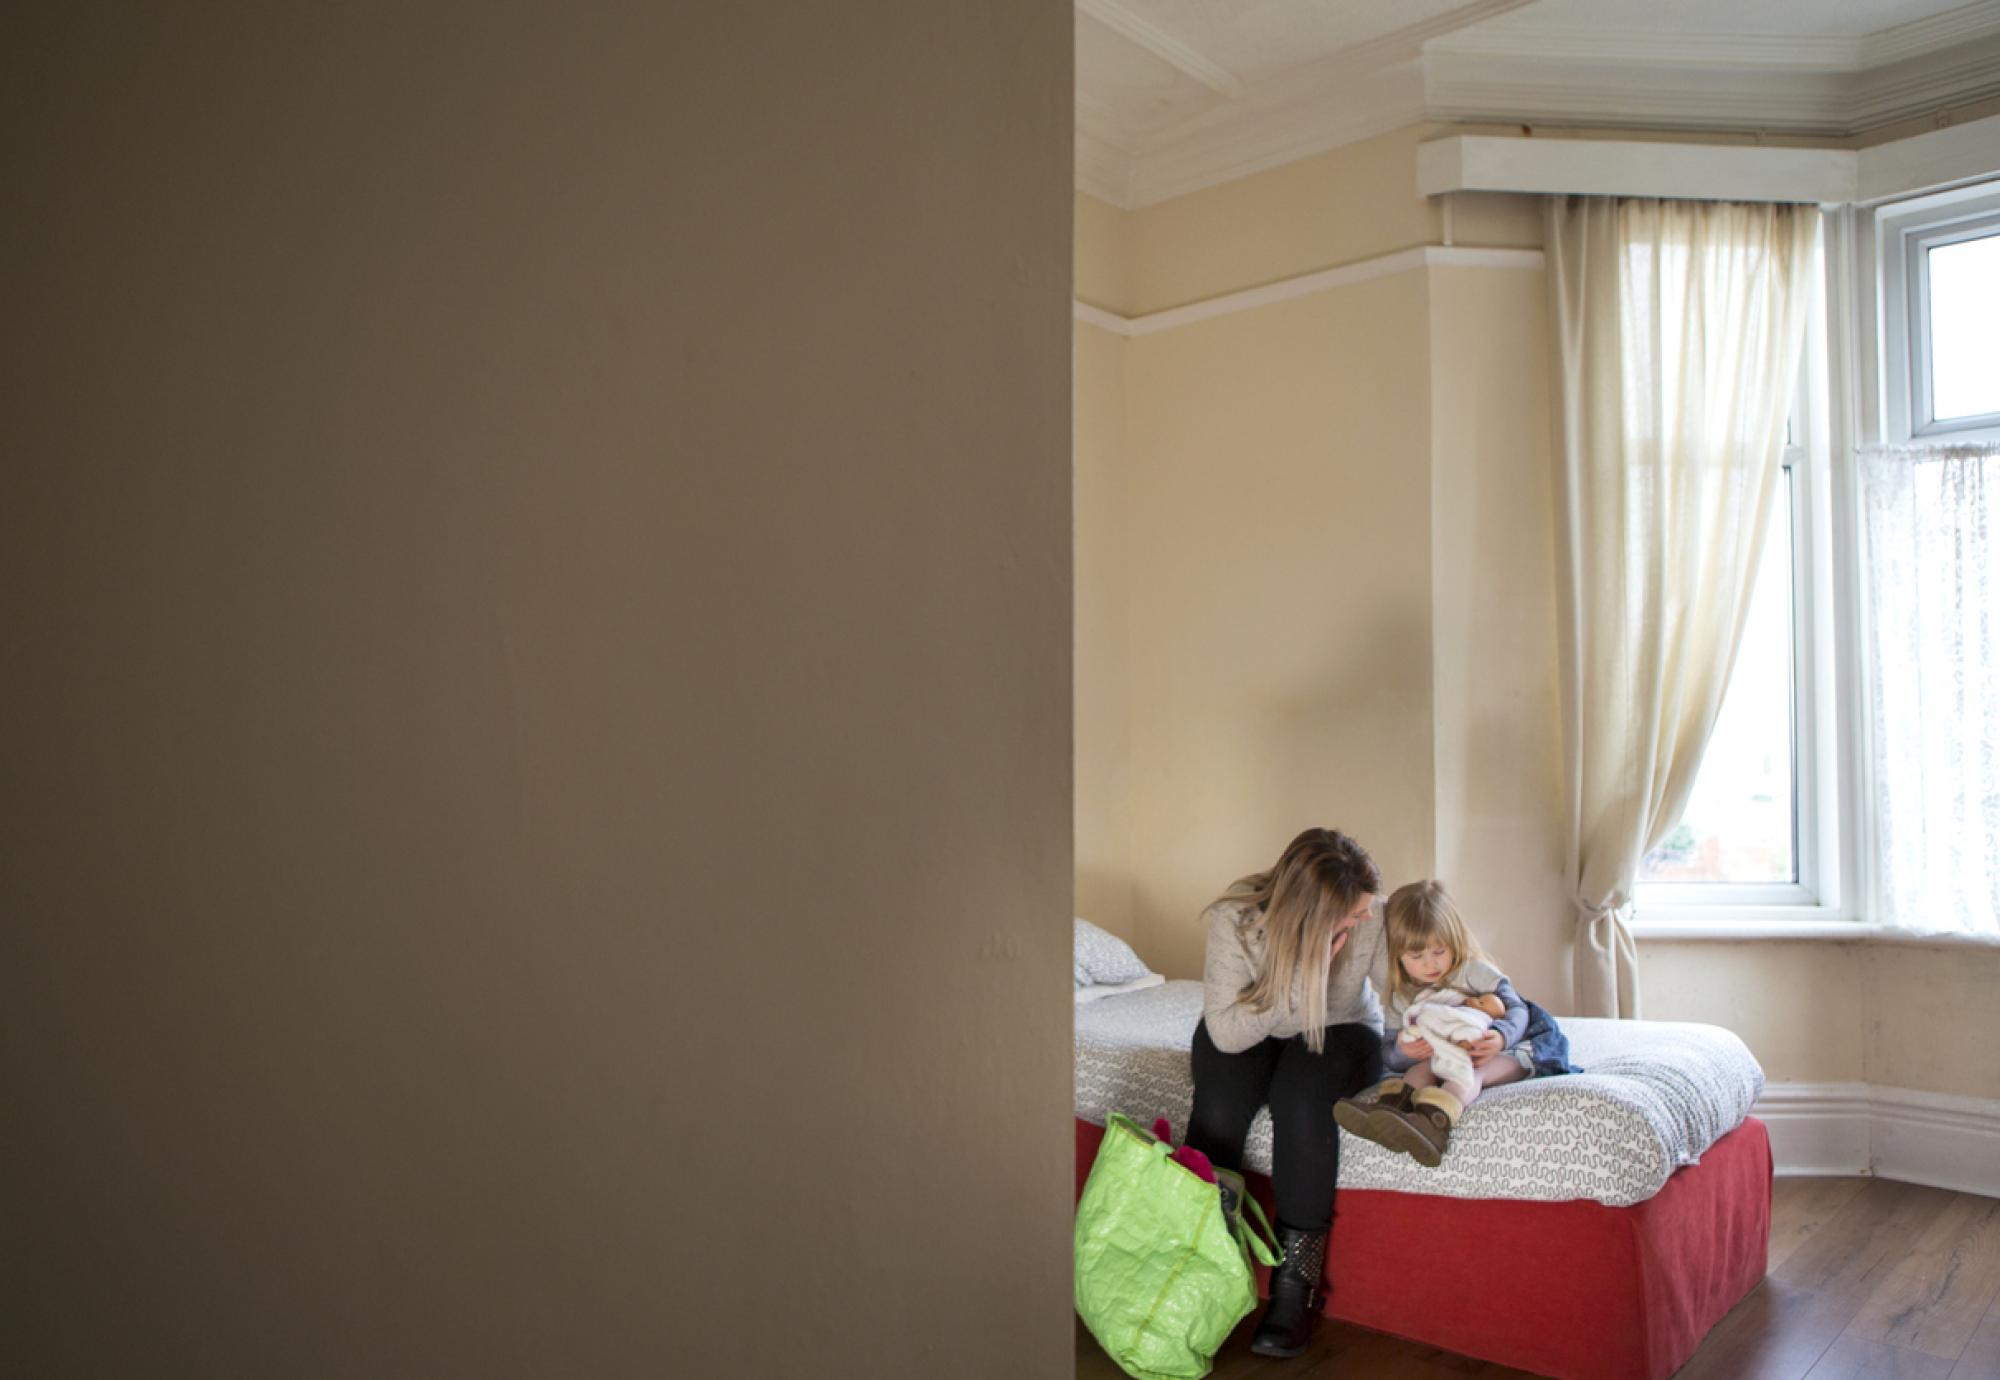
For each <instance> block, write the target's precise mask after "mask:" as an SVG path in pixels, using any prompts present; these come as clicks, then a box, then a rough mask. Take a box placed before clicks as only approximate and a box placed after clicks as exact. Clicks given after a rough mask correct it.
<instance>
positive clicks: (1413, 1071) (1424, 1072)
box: [1403, 1059, 1438, 1088]
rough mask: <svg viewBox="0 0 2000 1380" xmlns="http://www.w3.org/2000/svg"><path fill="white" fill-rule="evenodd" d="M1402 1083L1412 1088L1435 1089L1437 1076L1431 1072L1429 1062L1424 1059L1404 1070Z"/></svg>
mask: <svg viewBox="0 0 2000 1380" xmlns="http://www.w3.org/2000/svg"><path fill="white" fill-rule="evenodd" d="M1403 1081H1404V1082H1405V1083H1408V1084H1409V1085H1410V1086H1411V1087H1413V1088H1435V1087H1436V1086H1437V1081H1438V1076H1437V1074H1436V1073H1434V1072H1432V1070H1431V1061H1430V1060H1428V1059H1425V1060H1422V1061H1421V1062H1419V1063H1415V1064H1412V1065H1410V1067H1408V1068H1406V1069H1404V1070H1403Z"/></svg>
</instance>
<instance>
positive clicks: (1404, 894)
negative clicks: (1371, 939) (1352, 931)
mask: <svg viewBox="0 0 2000 1380" xmlns="http://www.w3.org/2000/svg"><path fill="white" fill-rule="evenodd" d="M1383 927H1384V929H1385V931H1386V933H1387V938H1388V945H1389V993H1388V995H1389V999H1390V1000H1391V1001H1392V1002H1393V1001H1396V1000H1398V999H1400V998H1402V997H1403V996H1405V995H1407V994H1409V993H1411V992H1414V991H1415V990H1416V986H1415V984H1414V983H1412V982H1411V981H1410V978H1409V975H1408V974H1407V973H1405V972H1404V971H1403V955H1404V954H1408V953H1416V952H1418V951H1419V950H1422V949H1428V948H1429V947H1430V946H1431V945H1432V944H1434V943H1441V944H1443V945H1444V946H1445V947H1446V948H1447V949H1449V950H1451V967H1450V968H1449V969H1447V970H1446V976H1447V977H1449V976H1450V975H1451V974H1452V973H1456V972H1457V971H1458V970H1459V969H1460V968H1463V967H1464V966H1465V965H1466V964H1468V963H1470V962H1471V961H1472V960H1473V959H1475V958H1480V957H1482V956H1483V955H1482V954H1481V953H1480V951H1479V944H1478V941H1476V940H1475V939H1473V937H1472V931H1471V930H1469V929H1467V928H1466V927H1465V918H1464V917H1463V916H1461V915H1460V914H1459V913H1458V906H1457V904H1456V903H1454V902H1453V901H1452V899H1451V893H1450V892H1449V891H1446V890H1445V889H1444V883H1443V882H1438V881H1429V882H1411V883H1409V884H1408V885H1407V886H1399V887H1397V888H1396V889H1395V890H1394V891H1392V892H1390V893H1389V903H1388V905H1387V906H1385V907H1384V908H1383Z"/></svg>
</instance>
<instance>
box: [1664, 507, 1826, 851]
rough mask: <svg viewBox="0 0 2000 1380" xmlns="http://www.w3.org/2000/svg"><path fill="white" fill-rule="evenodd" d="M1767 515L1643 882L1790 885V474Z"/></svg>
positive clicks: (1792, 830)
mask: <svg viewBox="0 0 2000 1380" xmlns="http://www.w3.org/2000/svg"><path fill="white" fill-rule="evenodd" d="M1778 498H1779V500H1780V501H1779V502H1777V503H1775V504H1773V505H1772V515H1771V531H1770V532H1769V533H1768V534H1767V535H1766V537H1765V539H1764V554H1763V558H1762V560H1761V561H1760V563H1759V564H1758V567H1757V585H1756V589H1755V590H1754V591H1753V592H1752V594H1751V596H1750V613H1749V621H1748V623H1746V624H1745V626H1744V629H1743V644H1742V647H1741V648H1740V649H1739V650H1738V652H1737V654H1736V667H1735V670H1734V671H1732V672H1731V674H1730V678H1729V690H1728V692H1727V694H1726V695H1725V696H1724V698H1723V701H1722V713H1721V714H1720V715H1718V716H1717V718H1716V721H1715V731H1714V733H1713V734H1711V735H1710V737H1709V740H1708V749H1707V751H1706V752H1705V753H1703V755H1702V759H1701V771H1700V773H1699V774H1698V775H1697V776H1696V777H1695V783H1694V794H1693V795H1691V796H1690V797H1689V798H1688V805H1687V810H1686V812H1685V813H1683V814H1682V816H1681V821H1680V823H1679V824H1678V825H1677V826H1676V827H1675V828H1674V831H1673V832H1672V833H1671V834H1669V835H1668V836H1667V838H1666V841H1665V842H1664V843H1662V844H1661V845H1660V846H1659V847H1658V848H1655V849H1654V850H1653V851H1652V852H1651V853H1648V854H1647V855H1646V860H1645V862H1644V864H1643V865H1642V866H1641V868H1640V874H1639V875H1640V880H1641V881H1646V882H1730V883H1736V884H1744V883H1770V882H1793V881H1797V880H1798V859H1797V856H1796V853H1795V850H1794V848H1793V842H1794V838H1795V836H1796V829H1795V827H1794V811H1795V808H1796V792H1795V791H1794V789H1793V775H1792V763H1793V754H1792V661H1793V657H1792V518H1791V506H1792V473H1791V471H1790V470H1789V469H1787V470H1786V471H1785V478H1784V487H1783V488H1782V489H1781V490H1780V491H1779V494H1778Z"/></svg>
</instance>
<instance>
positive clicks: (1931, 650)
mask: <svg viewBox="0 0 2000 1380" xmlns="http://www.w3.org/2000/svg"><path fill="white" fill-rule="evenodd" d="M1861 491H1862V497H1863V500H1864V505H1865V506H1864V509H1863V511H1864V513H1865V516H1866V527H1865V531H1866V534H1867V548H1868V562H1867V566H1866V569H1867V572H1868V604H1869V617H1868V650H1869V654H1870V655H1869V659H1870V662H1871V665H1870V671H1871V674H1870V676H1869V688H1870V691H1871V696H1872V705H1871V709H1872V711H1873V715H1874V725H1873V727H1874V732H1873V738H1874V759H1875V795H1874V804H1875V829H1876V849H1875V857H1876V865H1877V868H1878V871H1879V876H1878V878H1877V881H1878V885H1877V888H1876V891H1877V896H1876V907H1877V914H1878V915H1880V916H1881V919H1882V923H1883V924H1885V925H1893V926H1895V927H1896V928H1898V929H1905V930H1912V931H1915V932H1917V933H1919V934H1983V935H1993V934H2000V444H1983V445H1982V444H1974V445H1950V444H1944V445H1902V446H1880V447H1872V448H1869V449H1867V450H1864V451H1863V452H1862V454H1861Z"/></svg>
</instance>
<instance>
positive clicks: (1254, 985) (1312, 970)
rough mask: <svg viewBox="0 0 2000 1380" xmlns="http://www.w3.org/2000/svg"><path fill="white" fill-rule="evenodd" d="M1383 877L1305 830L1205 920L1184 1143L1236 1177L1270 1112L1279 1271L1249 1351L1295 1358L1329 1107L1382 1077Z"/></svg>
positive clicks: (1339, 838) (1313, 1298)
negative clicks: (1379, 909)
mask: <svg viewBox="0 0 2000 1380" xmlns="http://www.w3.org/2000/svg"><path fill="white" fill-rule="evenodd" d="M1381 889H1382V877H1381V874H1380V873H1379V872H1378V871H1377V870H1376V868H1375V862H1374V859H1372V858H1370V857H1369V856H1368V851H1367V850H1366V849H1365V848H1363V847H1362V846H1361V845H1360V844H1358V843H1356V842H1355V841H1354V840H1353V839H1351V838H1349V837H1347V835H1345V834H1341V833H1337V832H1335V831H1334V830H1331V829H1308V830H1306V831H1305V832H1304V833H1303V834H1300V835H1299V836H1298V837H1297V838H1295V839H1293V840H1292V842H1291V845H1290V846H1289V847H1287V848H1286V849H1285V851H1284V854H1283V856H1281V857H1280V858H1279V859H1278V862H1277V865H1276V866H1275V867H1273V868H1271V870H1270V871H1268V872H1259V873H1257V874H1255V875H1254V876H1249V877H1245V878H1243V879H1242V880H1241V881H1239V882H1237V883H1236V885H1235V886H1233V887H1231V888H1230V889H1229V891H1228V893H1227V894H1226V895H1224V896H1223V897H1222V899H1221V900H1219V901H1217V902H1216V903H1215V904H1214V905H1212V906H1210V907H1209V908H1208V912H1207V915H1206V916H1205V917H1204V918H1205V919H1206V920H1207V922H1208V955H1207V960H1206V963H1205V965H1204V971H1203V985H1204V987H1205V989H1206V990H1205V992H1204V994H1203V1000H1202V1019H1201V1021H1200V1023H1199V1024H1197V1025H1196V1026H1195V1028H1194V1047H1193V1062H1194V1113H1193V1116H1192V1117H1191V1118H1190V1121H1189V1125H1188V1137H1187V1139H1188V1144H1189V1145H1192V1146H1194V1147H1195V1148H1196V1149H1197V1150H1200V1151H1202V1152H1203V1153H1204V1154H1206V1155H1207V1156H1208V1157H1209V1158H1210V1159H1211V1160H1213V1161H1214V1162H1215V1163H1217V1164H1220V1165H1223V1166H1226V1167H1228V1168H1232V1169H1241V1168H1242V1165H1243V1142H1244V1140H1245V1139H1246V1138H1248V1136H1249V1134H1250V1122H1251V1121H1252V1119H1254V1118H1255V1117H1256V1115H1257V1109H1258V1108H1259V1107H1262V1106H1264V1105H1266V1104H1269V1106H1270V1108H1271V1121H1272V1129H1273V1133H1274V1135H1273V1140H1274V1145H1273V1153H1272V1166H1271V1186H1272V1189H1273V1191H1274V1193H1275V1196H1276V1198H1277V1204H1278V1220H1277V1229H1278V1244H1279V1246H1280V1248H1281V1249H1282V1250H1283V1251H1284V1255H1285V1258H1284V1262H1283V1263H1282V1264H1281V1265H1279V1266H1278V1268H1277V1269H1275V1270H1273V1271H1272V1272H1271V1306H1270V1308H1269V1309H1268V1310H1266V1312H1265V1314H1264V1319H1263V1321H1262V1322H1261V1323H1260V1324H1258V1327H1257V1335H1256V1338H1255V1340H1254V1341H1252V1342H1251V1345H1250V1349H1251V1350H1252V1351H1255V1352H1257V1353H1258V1354H1259V1355H1263V1356H1296V1355H1298V1354H1299V1353H1300V1352H1302V1351H1304V1350H1305V1348H1306V1342H1307V1340H1308V1339H1309V1338H1310V1337H1311V1335H1312V1327H1313V1321H1314V1319H1315V1318H1316V1317H1317V1316H1318V1314H1319V1304H1320V1299H1319V1286H1320V1281H1321V1279H1322V1277H1323V1271H1324V1268H1325V1264H1326V1233H1327V1229H1328V1227H1330V1226H1331V1225H1332V1223H1333V1190H1334V1180H1335V1178H1336V1177H1337V1176H1338V1173H1339V1169H1340V1158H1339V1156H1340V1139H1339V1136H1338V1134H1337V1133H1336V1132H1335V1130H1334V1125H1333V1104H1334V1103H1335V1102H1337V1101H1339V1100H1340V1099H1341V1098H1343V1097H1351V1096H1353V1095H1354V1094H1355V1093H1358V1092H1360V1091H1361V1090H1362V1089H1363V1088H1367V1087H1370V1086H1372V1085H1373V1084H1374V1083H1375V1082H1376V1081H1377V1079H1378V1078H1379V1077H1380V1074H1381V1064H1382V1007H1381V1003H1380V1001H1379V999H1378V997H1377V995H1376V994H1377V992H1379V991H1380V990H1381V989H1382V987H1383V985H1384V983H1385V980H1386V978H1387V966H1386V958H1385V955H1386V953H1387V948H1386V946H1385V944H1384V942H1383V935H1382V923H1381V921H1380V919H1379V918H1378V917H1377V916H1376V914H1375V899H1376V895H1375V894H1376V893H1377V892H1379V891H1380V890H1381Z"/></svg>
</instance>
